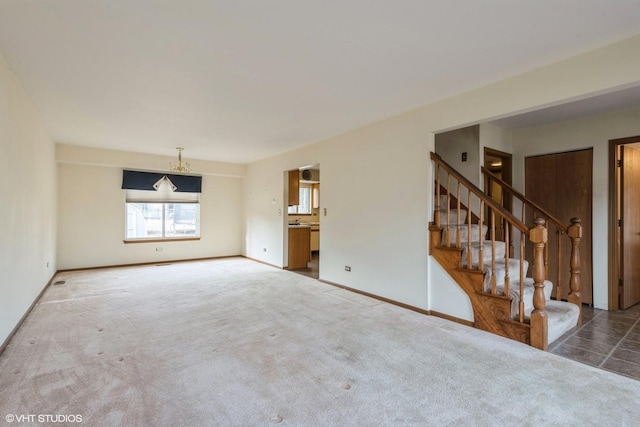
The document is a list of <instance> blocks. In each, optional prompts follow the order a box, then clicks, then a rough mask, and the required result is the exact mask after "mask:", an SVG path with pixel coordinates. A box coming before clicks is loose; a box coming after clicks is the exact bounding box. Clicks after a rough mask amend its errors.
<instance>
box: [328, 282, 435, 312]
mask: <svg viewBox="0 0 640 427" xmlns="http://www.w3.org/2000/svg"><path fill="white" fill-rule="evenodd" d="M318 281H320V282H322V283H326V284H327V285H331V286H335V287H337V288H340V289H344V290H346V291H350V292H354V293H356V294H360V295H364V296H367V297H370V298H373V299H377V300H379V301H382V302H386V303H389V304H393V305H397V306H398V307H402V308H406V309H407V310H411V311H415V312H417V313H421V314H426V315H429V314H431V313H430V312H429V310H425V309H423V308H420V307H416V306H413V305H409V304H405V303H402V302H399V301H394V300H392V299H389V298H385V297H381V296H380V295H376V294H372V293H369V292H365V291H361V290H360V289H354V288H350V287H349V286H345V285H341V284H339V283H334V282H329V281H328V280H323V279H318Z"/></svg>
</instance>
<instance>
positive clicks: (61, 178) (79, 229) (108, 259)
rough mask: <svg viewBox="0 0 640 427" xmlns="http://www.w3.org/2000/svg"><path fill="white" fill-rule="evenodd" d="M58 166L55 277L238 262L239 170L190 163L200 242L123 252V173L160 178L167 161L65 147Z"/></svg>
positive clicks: (133, 246) (60, 147)
mask: <svg viewBox="0 0 640 427" xmlns="http://www.w3.org/2000/svg"><path fill="white" fill-rule="evenodd" d="M57 159H58V162H59V163H58V206H59V215H58V236H59V239H58V263H59V265H58V268H59V269H61V270H63V269H71V268H83V267H97V266H107V265H121V264H134V263H144V262H157V261H167V260H180V259H193V258H206V257H216V256H227V255H240V254H242V252H243V239H242V236H243V234H242V225H243V223H244V215H243V211H244V207H243V200H242V191H243V190H242V188H243V178H242V175H243V174H244V170H245V167H244V166H242V165H231V164H218V163H213V162H202V161H200V162H192V161H190V162H189V163H191V165H192V168H193V173H195V174H203V179H202V194H201V195H200V235H201V238H200V240H197V241H176V242H161V243H158V242H155V243H151V242H149V243H127V244H125V243H123V239H124V234H125V195H124V190H122V189H121V184H122V170H123V167H126V168H131V169H137V170H159V171H162V170H166V168H167V166H168V164H169V161H170V160H173V159H171V158H168V157H163V156H152V155H139V154H135V153H124V152H118V151H114V150H100V149H91V148H80V147H73V146H68V145H58V150H57ZM196 167H197V169H196ZM218 171H220V172H221V173H223V175H222V176H221V175H219V174H218ZM158 247H161V248H162V251H161V252H157V251H156V248H158Z"/></svg>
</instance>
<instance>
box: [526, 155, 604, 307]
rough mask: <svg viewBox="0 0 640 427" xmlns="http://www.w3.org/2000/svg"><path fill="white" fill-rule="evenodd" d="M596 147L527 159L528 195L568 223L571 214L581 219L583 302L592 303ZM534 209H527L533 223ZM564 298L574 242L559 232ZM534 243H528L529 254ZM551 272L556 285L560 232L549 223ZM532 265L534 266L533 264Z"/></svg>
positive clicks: (551, 277) (549, 269) (564, 297)
mask: <svg viewBox="0 0 640 427" xmlns="http://www.w3.org/2000/svg"><path fill="white" fill-rule="evenodd" d="M592 174H593V150H591V149H589V150H579V151H570V152H565V153H558V154H549V155H543V156H534V157H527V158H526V159H525V195H526V196H527V197H528V198H529V199H531V200H532V201H533V202H535V203H537V204H538V205H540V206H541V207H542V208H544V209H545V210H546V211H547V212H549V213H550V214H552V215H553V216H555V217H556V218H558V219H559V220H560V221H561V222H562V224H564V225H565V226H568V225H569V224H570V222H571V218H574V217H578V218H580V219H581V220H582V233H583V234H582V240H581V241H580V282H581V289H580V291H581V294H582V302H583V303H585V304H592V303H593V271H592V239H591V215H592V203H593V196H592V186H593V180H592ZM535 216H538V215H537V214H536V213H535V212H529V211H528V212H526V217H525V218H526V221H527V224H528V225H529V226H531V225H532V223H533V222H532V221H533V218H534V217H535ZM559 240H560V253H561V262H562V264H561V266H560V267H561V270H560V281H561V283H562V296H561V298H562V299H567V295H568V294H569V262H568V261H569V257H570V255H571V242H570V239H568V238H567V237H566V236H560V239H559ZM530 247H531V245H527V252H528V253H527V256H528V255H529V252H530ZM547 257H548V258H547V259H548V264H547V265H548V275H547V277H548V278H549V280H551V281H552V282H553V283H554V286H556V285H557V281H558V280H557V278H558V263H557V259H558V234H557V230H556V228H555V227H554V226H552V225H549V244H548V255H547ZM530 268H531V267H530ZM553 295H554V296H555V295H556V293H555V288H554V292H553Z"/></svg>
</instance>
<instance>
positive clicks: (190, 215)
mask: <svg viewBox="0 0 640 427" xmlns="http://www.w3.org/2000/svg"><path fill="white" fill-rule="evenodd" d="M126 226H127V232H126V238H127V239H145V238H148V239H161V238H163V237H199V236H200V205H199V204H198V203H127V223H126Z"/></svg>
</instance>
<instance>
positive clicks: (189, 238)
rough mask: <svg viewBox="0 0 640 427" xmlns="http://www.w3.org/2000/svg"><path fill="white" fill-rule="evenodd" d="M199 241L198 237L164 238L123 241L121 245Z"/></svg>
mask: <svg viewBox="0 0 640 427" xmlns="http://www.w3.org/2000/svg"><path fill="white" fill-rule="evenodd" d="M192 240H200V237H165V238H162V239H124V240H123V241H122V242H123V243H158V242H186V241H192Z"/></svg>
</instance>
